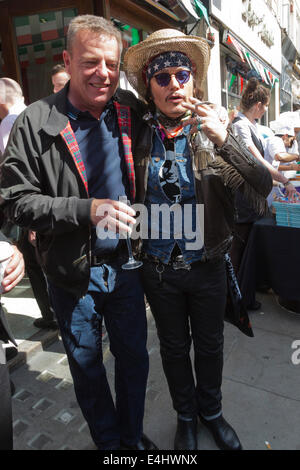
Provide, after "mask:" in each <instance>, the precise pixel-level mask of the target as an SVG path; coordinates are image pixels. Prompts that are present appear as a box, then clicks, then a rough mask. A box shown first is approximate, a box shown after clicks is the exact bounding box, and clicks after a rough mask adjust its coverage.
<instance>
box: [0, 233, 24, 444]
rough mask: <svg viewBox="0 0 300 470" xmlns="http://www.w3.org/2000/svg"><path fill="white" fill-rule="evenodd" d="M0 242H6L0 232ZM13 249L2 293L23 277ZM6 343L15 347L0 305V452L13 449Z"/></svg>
mask: <svg viewBox="0 0 300 470" xmlns="http://www.w3.org/2000/svg"><path fill="white" fill-rule="evenodd" d="M0 241H7V240H6V238H5V237H4V235H2V233H1V232H0ZM13 248H14V255H13V257H12V259H11V261H10V263H9V264H8V265H7V270H6V273H7V274H6V275H5V276H4V278H3V282H2V289H3V293H6V292H9V291H10V290H11V289H12V288H13V287H14V286H15V285H16V284H18V282H19V281H20V280H21V279H22V277H23V276H24V261H23V257H22V255H21V253H20V252H19V250H18V249H17V248H16V247H15V246H14V247H13ZM8 341H11V342H12V343H13V344H15V345H16V343H15V340H14V338H13V335H12V333H11V331H10V329H9V325H8V323H7V320H6V318H5V314H4V311H3V309H2V306H1V304H0V403H1V406H0V450H11V449H12V448H13V435H12V410H11V387H10V379H9V372H8V368H7V365H6V359H5V350H4V348H3V347H2V343H7V342H8Z"/></svg>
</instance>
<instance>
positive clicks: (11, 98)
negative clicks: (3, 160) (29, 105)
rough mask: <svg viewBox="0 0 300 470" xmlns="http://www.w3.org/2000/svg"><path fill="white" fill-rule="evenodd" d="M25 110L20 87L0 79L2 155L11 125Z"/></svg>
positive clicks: (6, 79) (0, 138) (9, 79)
mask: <svg viewBox="0 0 300 470" xmlns="http://www.w3.org/2000/svg"><path fill="white" fill-rule="evenodd" d="M25 108H26V105H25V103H24V96H23V92H22V89H21V87H20V85H19V84H18V83H17V82H15V81H14V80H12V79H11V78H7V77H4V78H0V119H1V124H0V152H1V154H2V155H3V153H4V149H5V147H6V144H7V141H8V138H9V134H10V131H11V128H12V126H13V123H14V122H15V120H16V118H17V116H18V115H19V114H20V113H21V112H22V111H24V109H25Z"/></svg>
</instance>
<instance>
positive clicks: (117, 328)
mask: <svg viewBox="0 0 300 470" xmlns="http://www.w3.org/2000/svg"><path fill="white" fill-rule="evenodd" d="M139 276H140V275H139V272H138V271H129V272H128V271H123V270H122V269H121V267H120V265H118V263H116V264H112V265H110V266H108V265H102V266H99V267H92V268H91V279H90V284H89V289H88V292H87V294H86V295H85V297H84V298H81V299H76V298H74V297H73V296H72V295H71V294H69V293H67V292H66V291H64V290H62V289H60V288H58V287H56V286H54V285H53V284H52V285H51V284H50V285H49V291H50V297H51V301H52V304H53V308H54V311H55V314H56V317H57V321H58V323H59V327H60V331H61V335H62V339H63V343H64V346H65V349H66V353H67V356H68V360H69V365H70V370H71V374H72V376H73V381H74V388H75V393H76V397H77V400H78V403H79V405H80V407H81V410H82V413H83V415H84V417H85V419H86V421H87V423H88V425H89V428H90V432H91V435H92V438H93V440H94V442H95V444H96V445H97V447H98V448H99V449H103V450H104V449H116V448H118V447H119V446H120V441H122V442H123V443H125V444H128V445H134V444H136V443H137V442H138V441H139V440H140V438H141V435H142V431H143V416H144V402H145V393H146V382H147V377H148V371H149V358H148V353H147V349H146V341H147V320H146V311H145V304H144V294H143V290H142V287H141V282H140V278H139ZM103 318H104V321H105V325H106V329H107V332H108V336H109V341H110V350H111V352H112V354H113V355H114V358H115V391H116V401H115V404H114V402H113V399H112V395H111V391H110V388H109V384H108V381H107V377H106V371H105V367H104V365H103V355H102V344H101V339H102V334H101V333H102V331H101V330H102V319H103Z"/></svg>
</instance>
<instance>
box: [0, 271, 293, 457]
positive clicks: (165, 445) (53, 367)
mask: <svg viewBox="0 0 300 470" xmlns="http://www.w3.org/2000/svg"><path fill="white" fill-rule="evenodd" d="M257 298H258V300H260V301H261V302H262V309H261V310H259V311H257V312H252V313H250V319H251V323H252V326H253V330H254V335H255V336H254V338H248V337H247V336H245V335H244V334H242V333H241V332H240V331H239V330H238V329H236V328H235V327H233V326H232V325H230V324H227V323H226V325H225V348H224V373H223V387H222V393H223V413H224V416H225V418H226V419H227V420H228V421H229V422H230V423H231V425H232V426H233V427H234V428H235V430H236V431H237V433H238V435H239V437H240V440H241V442H242V444H243V447H244V449H245V450H266V451H267V450H269V449H273V450H300V406H299V405H300V314H294V313H291V312H288V311H287V310H285V309H283V308H282V307H281V306H280V305H279V304H278V303H277V298H276V296H275V295H274V294H273V293H272V292H271V293H268V294H258V295H257ZM2 302H3V304H4V307H5V309H6V311H7V316H8V321H9V324H10V327H11V329H12V331H13V333H14V335H15V337H16V339H17V343H18V351H19V353H18V355H17V356H16V357H15V358H13V359H12V360H11V361H10V363H9V367H10V373H11V379H12V381H13V383H14V385H15V388H16V391H15V394H14V396H13V399H12V403H13V426H14V449H15V450H70V449H71V450H72V449H73V450H94V449H95V445H94V443H93V441H92V439H91V437H90V434H89V430H88V427H87V424H86V422H85V420H84V418H83V416H82V414H81V411H80V409H79V407H78V405H77V401H76V397H75V394H74V390H73V383H72V378H71V375H70V370H69V367H68V362H67V359H66V355H65V352H64V347H63V344H62V341H61V338H60V336H59V332H58V331H51V330H38V329H37V328H36V327H34V326H33V321H34V319H35V318H38V317H39V316H40V312H39V309H38V306H37V304H36V301H35V299H34V297H33V294H32V290H31V287H30V284H29V281H28V279H26V278H25V279H24V280H23V281H22V282H21V284H20V285H19V286H17V287H16V288H15V289H14V290H13V292H11V293H10V294H7V295H5V296H3V298H2ZM147 318H148V351H149V356H150V373H149V380H148V387H147V395H146V407H145V419H144V432H145V433H146V434H147V435H148V436H149V437H151V438H152V439H153V441H154V442H155V443H156V444H157V445H158V447H159V448H160V449H164V450H170V449H173V440H174V434H175V428H176V415H175V412H174V411H173V409H172V405H171V400H170V397H169V393H168V389H167V383H166V379H165V377H164V374H163V371H162V367H161V360H160V355H159V345H158V341H157V335H156V329H155V325H154V320H153V318H152V315H151V311H150V309H149V308H148V309H147ZM103 349H104V362H105V366H106V370H107V375H108V379H109V381H110V383H111V386H112V389H113V375H114V361H113V357H112V355H111V353H110V351H109V342H108V339H107V338H105V339H104V342H103ZM198 445H199V449H200V450H217V447H216V445H215V443H214V441H213V439H212V437H211V435H210V434H209V432H208V431H207V430H206V429H204V428H203V427H202V426H200V425H199V444H198Z"/></svg>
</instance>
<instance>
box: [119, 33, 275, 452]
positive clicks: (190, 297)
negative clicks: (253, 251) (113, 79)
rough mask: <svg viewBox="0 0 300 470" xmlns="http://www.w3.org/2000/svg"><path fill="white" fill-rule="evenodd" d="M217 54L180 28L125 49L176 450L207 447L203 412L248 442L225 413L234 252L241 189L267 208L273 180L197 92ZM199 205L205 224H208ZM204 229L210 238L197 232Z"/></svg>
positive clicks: (217, 432) (145, 254)
mask: <svg viewBox="0 0 300 470" xmlns="http://www.w3.org/2000/svg"><path fill="white" fill-rule="evenodd" d="M209 61H210V48H209V46H208V44H207V42H206V41H205V39H203V38H200V37H197V36H186V35H185V34H184V33H182V32H179V31H177V30H173V29H162V30H158V31H156V32H154V33H152V34H150V35H149V36H148V37H147V39H145V40H144V41H142V42H141V43H139V44H137V45H135V46H132V47H131V48H129V49H128V51H127V52H126V54H125V56H124V70H125V73H126V75H127V78H128V80H129V82H130V84H131V85H132V86H133V87H134V88H135V90H136V92H137V93H138V94H139V95H140V96H142V97H143V98H144V99H145V100H146V101H147V104H148V106H147V109H146V110H145V114H144V117H143V119H141V121H142V122H143V123H144V126H143V128H142V130H141V133H140V138H139V142H140V148H139V149H137V150H136V152H135V155H134V161H135V169H136V187H137V197H136V201H137V202H138V203H140V204H144V205H145V207H146V209H147V211H146V212H147V214H148V219H147V222H148V224H145V225H148V227H149V233H151V232H152V228H155V230H156V231H157V232H158V235H159V236H157V237H156V236H155V237H151V235H149V236H148V238H147V237H146V236H145V237H144V239H143V240H142V251H141V253H140V254H141V256H142V258H143V262H144V264H143V267H142V279H143V286H144V289H145V294H146V297H147V300H148V302H149V305H150V308H151V312H152V314H153V316H154V319H155V323H156V327H157V333H158V337H159V342H160V353H161V358H162V363H163V369H164V373H165V375H166V378H167V382H168V386H169V391H170V394H171V398H172V402H173V407H174V409H175V411H176V412H177V428H176V433H175V438H174V449H175V450H195V449H197V448H198V432H197V425H198V419H199V420H200V422H201V423H202V424H203V425H204V426H206V427H207V428H208V429H209V430H210V432H211V433H212V435H213V438H214V439H215V442H216V444H217V446H218V447H219V448H221V449H226V450H240V449H242V445H241V443H240V440H239V438H238V436H237V434H236V432H235V430H234V429H233V428H232V426H231V425H230V424H229V423H228V422H227V421H226V420H225V418H224V416H223V412H222V393H221V384H222V368H223V342H224V338H223V328H224V313H225V305H226V298H227V297H226V293H227V284H226V283H227V272H226V267H225V255H226V254H227V252H228V250H229V248H230V244H231V239H232V233H231V231H232V221H233V214H234V205H233V203H232V201H233V194H234V193H235V191H236V188H237V187H238V186H239V187H240V188H241V190H242V191H243V192H247V189H250V188H251V192H252V197H253V200H252V202H253V203H254V204H256V203H257V204H259V201H261V202H262V203H263V206H264V203H265V200H264V197H265V196H266V195H267V194H268V192H269V190H270V189H271V183H272V182H271V178H270V174H269V172H268V171H267V169H266V168H265V167H264V165H262V164H261V163H260V162H258V161H257V160H256V159H255V158H254V157H253V156H252V154H251V153H250V152H249V151H248V150H247V148H245V146H243V145H242V143H241V140H240V139H239V138H235V137H234V136H233V134H232V133H231V132H228V131H227V125H228V115H227V112H226V110H225V113H224V109H222V108H220V107H218V106H216V105H212V104H210V103H207V102H205V103H203V101H200V100H199V99H196V97H195V96H196V90H198V89H201V88H202V84H203V81H204V80H205V79H206V74H207V68H208V65H209ZM203 141H204V143H205V145H204V148H203V146H202V142H203ZM237 162H239V163H238V164H237ZM235 165H236V166H235ZM250 199H251V198H250ZM200 205H203V206H202V207H203V208H204V225H203V226H202V225H201V226H200V227H199V224H197V218H198V217H197V213H198V210H199V208H200ZM162 206H163V207H166V206H167V207H169V209H170V211H172V210H173V208H174V207H177V208H178V211H179V213H181V214H184V215H183V217H181V222H180V224H182V227H184V230H182V231H181V235H179V236H178V232H179V230H178V226H177V230H176V226H175V223H174V224H173V223H170V224H168V225H164V223H163V220H162V221H160V222H157V223H156V221H155V218H154V219H153V217H151V214H152V209H153V208H156V207H162ZM172 215H174V214H172V213H171V217H172ZM172 220H174V219H172ZM188 227H190V230H194V232H193V233H192V234H191V233H190V234H188ZM192 227H193V228H192ZM166 229H168V236H166ZM202 229H203V230H204V244H203V241H201V240H197V239H195V237H196V236H197V235H199V234H200V232H201V230H202ZM183 232H184V233H183ZM189 242H190V244H189ZM192 344H193V346H194V354H195V357H194V362H192V359H191V356H190V349H191V345H192ZM153 412H154V413H155V410H153Z"/></svg>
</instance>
